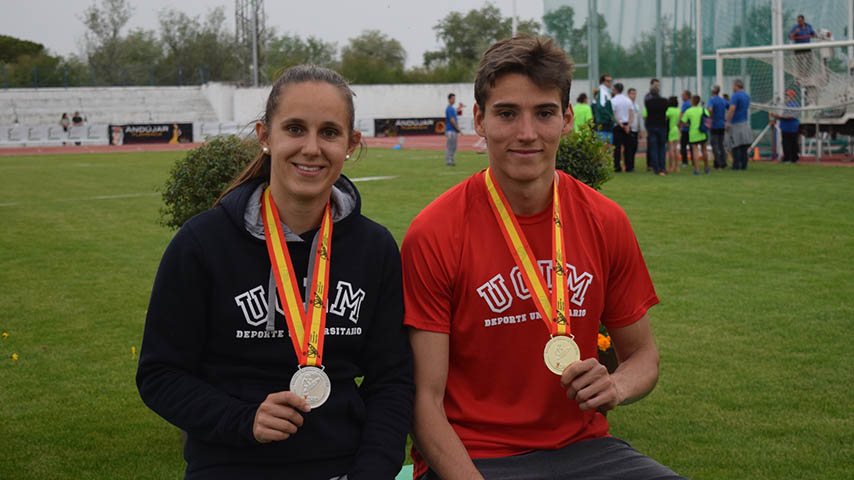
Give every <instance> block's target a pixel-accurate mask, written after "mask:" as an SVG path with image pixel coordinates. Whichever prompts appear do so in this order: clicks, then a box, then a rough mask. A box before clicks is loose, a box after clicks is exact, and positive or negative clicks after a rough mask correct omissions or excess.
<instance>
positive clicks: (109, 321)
mask: <svg viewBox="0 0 854 480" xmlns="http://www.w3.org/2000/svg"><path fill="white" fill-rule="evenodd" d="M181 155H182V153H180V152H169V153H138V154H97V155H85V156H84V155H63V156H32V157H23V156H22V157H0V224H2V228H3V233H2V235H0V292H2V294H0V332H7V333H8V337H7V338H5V339H2V340H0V478H4V479H14V480H24V479H44V478H54V479H65V478H67V479H118V478H122V479H125V478H158V479H159V478H180V477H181V475H182V472H183V466H184V463H183V459H182V456H181V436H180V433H179V431H178V430H177V429H176V428H174V427H172V426H171V425H169V424H167V423H166V422H165V421H163V420H162V419H160V418H159V417H158V416H157V415H155V414H154V413H152V412H151V411H149V410H148V409H147V408H146V407H145V406H144V405H143V404H142V402H141V401H140V399H139V396H138V394H137V391H136V387H135V384H134V375H135V371H136V358H134V356H133V355H132V351H131V349H132V348H133V347H135V348H136V349H138V348H139V344H140V339H141V336H142V328H143V323H144V316H145V310H146V306H147V302H148V295H149V292H150V289H151V284H152V281H153V279H154V274H155V271H156V269H157V265H158V262H159V260H160V256H161V254H162V253H163V250H164V248H165V247H166V244H167V243H168V242H169V240H170V238H171V236H172V235H173V232H171V231H169V230H167V229H165V228H163V227H160V226H159V225H158V222H157V221H158V216H159V212H158V210H159V208H160V205H161V199H160V196H159V195H158V194H157V193H156V189H157V188H158V186H160V185H162V184H163V183H164V181H165V178H166V175H167V171H168V168H169V167H170V165H171V164H172V163H173V162H174V161H175V160H176V159H177V158H179V157H180V156H181ZM443 163H444V162H443V152H437V151H432V152H427V151H392V150H380V149H371V150H370V151H368V152H367V154H366V156H365V157H364V158H362V159H361V160H359V161H358V162H357V163H355V164H352V165H349V166H348V167H347V168H346V170H345V173H346V174H347V175H348V176H350V177H369V176H380V175H382V176H387V175H388V176H396V178H393V179H386V180H377V181H369V182H360V183H358V184H357V185H358V187H359V188H360V190H361V192H362V195H363V210H364V213H366V214H367V215H368V216H370V217H372V218H374V219H376V220H378V221H379V222H381V223H383V224H385V225H386V226H387V227H388V228H389V229H390V230H391V231H392V232H393V233H394V235H395V237H396V238H397V239H398V241H400V240H401V239H402V238H403V234H404V233H405V231H406V228H407V226H408V225H409V222H410V221H411V219H412V218H413V216H414V215H415V214H416V213H417V212H418V211H419V210H420V209H421V208H422V207H424V206H425V205H426V204H427V203H428V202H429V201H430V200H432V199H433V198H434V197H435V196H437V195H438V194H439V193H441V192H443V191H444V190H446V189H447V188H449V187H450V186H452V185H454V184H456V183H458V182H459V181H461V180H463V179H464V178H465V177H466V176H467V175H469V174H471V173H473V172H475V171H477V170H479V169H481V168H483V167H484V166H485V165H486V158H485V156H483V155H476V154H474V153H469V152H462V153H459V154H458V166H457V167H456V168H453V169H451V168H448V167H445V166H444V165H443ZM603 193H604V194H605V195H607V196H609V197H611V198H612V199H614V200H616V201H617V202H618V203H619V204H620V205H622V207H623V208H624V209H625V210H626V212H627V213H628V215H629V218H630V219H631V221H632V223H633V225H634V228H635V231H636V233H637V236H638V239H639V241H640V244H641V248H642V249H643V252H644V255H645V258H646V261H647V265H648V267H649V270H650V272H651V274H652V277H653V280H654V282H655V286H656V290H657V291H658V294H659V297H660V299H661V304H660V305H658V306H656V307H655V308H653V310H652V311H651V317H652V321H653V329H654V333H655V336H656V341H657V343H658V346H659V349H660V351H661V376H660V379H659V384H658V386H657V388H656V390H655V391H654V392H653V393H652V394H651V395H650V396H649V397H647V398H646V399H644V400H643V401H641V402H640V403H637V404H635V405H631V406H628V407H622V408H619V409H617V410H615V411H614V412H611V413H610V414H609V416H608V419H609V420H610V421H611V425H612V431H613V433H614V434H616V435H618V436H620V437H622V438H624V439H626V440H628V441H629V442H631V443H632V444H633V445H634V446H635V447H636V448H638V449H639V450H640V451H642V452H644V453H646V454H649V455H651V456H653V457H654V458H656V459H658V460H660V461H661V462H662V463H665V464H667V465H669V466H671V467H672V468H673V469H675V470H676V471H678V472H680V473H682V474H684V475H687V476H689V477H692V478H698V479H743V478H750V479H779V478H793V479H807V478H816V479H817V478H821V479H828V478H829V479H842V478H850V476H851V468H852V465H854V447H852V445H854V411H852V403H854V402H852V401H851V398H852V395H854V369H852V367H851V362H852V360H854V346H852V345H854V342H852V339H851V338H849V337H848V334H850V333H852V331H854V329H852V326H854V261H852V253H854V212H852V206H854V168H847V167H819V166H815V165H809V164H801V165H796V166H789V165H778V164H758V165H757V164H752V165H751V167H750V170H748V171H746V172H730V171H725V172H720V173H713V174H711V175H701V176H698V177H697V176H693V175H691V174H690V171H688V172H686V171H683V172H682V173H681V174H676V175H671V176H669V177H666V178H660V177H654V176H652V175H647V174H642V173H634V174H619V175H617V177H616V178H615V179H614V180H612V181H611V182H609V183H608V184H606V185H605V187H604V189H603ZM13 354H17V355H18V359H17V360H13V359H12V358H11V357H12V355H13Z"/></svg>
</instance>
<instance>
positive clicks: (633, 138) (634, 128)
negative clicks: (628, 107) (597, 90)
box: [626, 88, 650, 170]
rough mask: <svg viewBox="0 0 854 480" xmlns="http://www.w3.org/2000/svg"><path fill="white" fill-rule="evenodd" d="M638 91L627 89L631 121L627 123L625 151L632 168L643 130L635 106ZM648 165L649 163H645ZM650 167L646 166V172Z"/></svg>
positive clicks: (636, 105)
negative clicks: (627, 136)
mask: <svg viewBox="0 0 854 480" xmlns="http://www.w3.org/2000/svg"><path fill="white" fill-rule="evenodd" d="M637 97H638V91H637V90H635V89H634V88H630V89H629V100H631V101H632V119H631V121H630V122H629V148H628V150H627V151H626V153H627V157H628V159H629V160H628V162H627V163H628V164H630V165H632V168H634V164H635V154H636V153H638V142H639V141H640V140H641V139H642V138H643V130H641V126H640V125H641V112H640V108H639V107H638V104H637ZM647 158H649V147H647ZM647 163H649V162H647ZM649 169H650V167H649V165H647V170H649Z"/></svg>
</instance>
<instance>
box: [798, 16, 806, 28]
mask: <svg viewBox="0 0 854 480" xmlns="http://www.w3.org/2000/svg"><path fill="white" fill-rule="evenodd" d="M805 23H807V21H806V20H805V19H804V17H803V15H798V25H800V26H802V27H803V26H804V24H805Z"/></svg>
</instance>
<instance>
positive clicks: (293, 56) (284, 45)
mask: <svg viewBox="0 0 854 480" xmlns="http://www.w3.org/2000/svg"><path fill="white" fill-rule="evenodd" d="M337 51H338V47H337V45H335V43H330V42H324V41H323V40H321V39H319V38H317V37H314V36H309V37H308V38H306V39H305V40H303V39H302V38H300V36H299V35H290V34H287V33H286V34H284V35H282V36H281V37H278V36H275V35H273V36H272V38H271V39H270V41H269V42H268V43H267V48H266V50H265V52H264V59H265V60H264V67H263V69H262V71H263V72H264V77H265V78H267V80H269V81H270V82H271V83H272V82H274V81H275V80H276V79H277V78H278V77H279V75H281V73H282V71H284V70H285V69H286V68H288V67H292V66H294V65H302V64H307V63H309V64H314V65H320V66H322V67H333V66H334V64H335V55H336V53H337Z"/></svg>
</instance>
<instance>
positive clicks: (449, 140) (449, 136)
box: [445, 93, 460, 167]
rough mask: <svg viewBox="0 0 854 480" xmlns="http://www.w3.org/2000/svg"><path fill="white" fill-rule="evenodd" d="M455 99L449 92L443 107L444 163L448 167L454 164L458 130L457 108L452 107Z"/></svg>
mask: <svg viewBox="0 0 854 480" xmlns="http://www.w3.org/2000/svg"><path fill="white" fill-rule="evenodd" d="M456 99H457V96H456V95H454V94H453V93H449V94H448V106H447V107H445V165H447V166H449V167H453V166H455V165H456V162H454V155H455V154H456V153H457V135H458V134H459V132H460V126H459V124H458V123H457V110H456V109H455V108H454V102H455V101H456Z"/></svg>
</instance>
